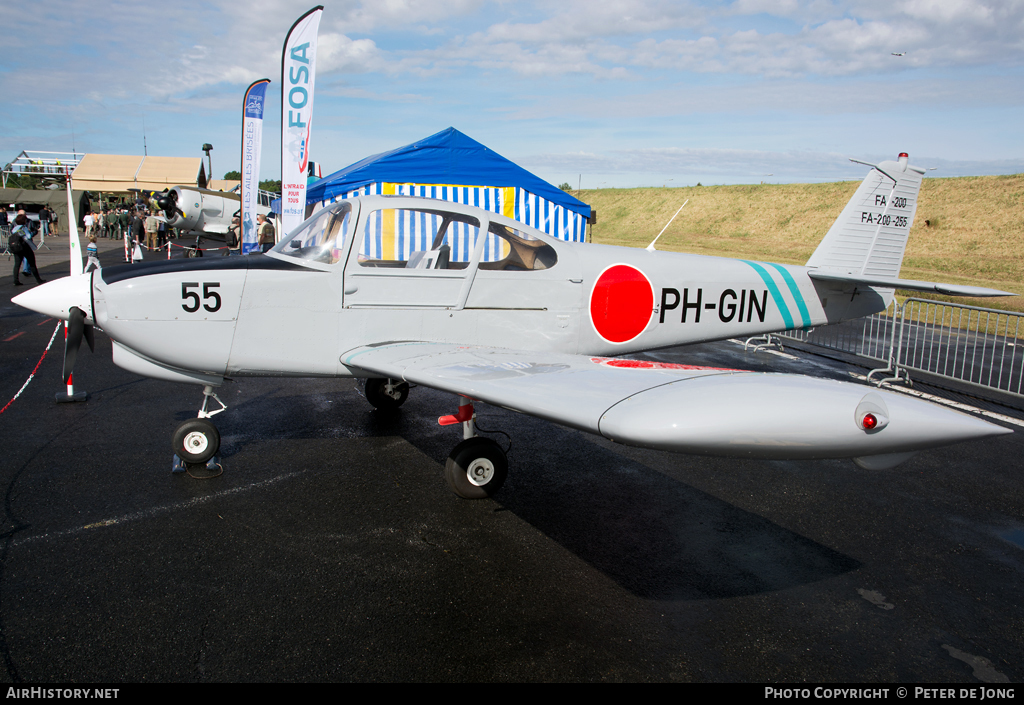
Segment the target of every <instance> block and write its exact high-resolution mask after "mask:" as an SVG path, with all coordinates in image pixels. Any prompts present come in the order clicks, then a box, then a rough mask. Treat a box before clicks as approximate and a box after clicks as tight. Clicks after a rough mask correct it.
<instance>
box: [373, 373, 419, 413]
mask: <svg viewBox="0 0 1024 705" xmlns="http://www.w3.org/2000/svg"><path fill="white" fill-rule="evenodd" d="M390 381H391V380H388V379H383V378H380V377H371V378H370V379H368V380H366V387H365V390H364V391H365V394H366V401H368V402H370V404H371V405H372V406H373V408H375V409H379V410H381V411H394V410H395V409H397V408H398V407H400V406H401V405H402V404H404V403H405V400H406V399H408V398H409V384H408V382H398V383H397V384H392V385H391V389H390V390H388V383H389V382H390Z"/></svg>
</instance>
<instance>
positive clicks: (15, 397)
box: [0, 321, 64, 414]
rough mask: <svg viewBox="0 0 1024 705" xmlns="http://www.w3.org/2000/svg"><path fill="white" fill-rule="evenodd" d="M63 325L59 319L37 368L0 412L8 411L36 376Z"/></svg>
mask: <svg viewBox="0 0 1024 705" xmlns="http://www.w3.org/2000/svg"><path fill="white" fill-rule="evenodd" d="M63 325H64V321H57V327H56V328H54V329H53V335H51V336H50V342H49V343H47V344H46V350H43V356H42V357H41V358H39V362H37V363H36V366H35V369H33V370H32V374H30V375H29V376H28V379H26V380H25V384H23V385H21V389H19V390H18V393H17V394H15V395H14V397H13V398H12V399H11V400H10V401H9V402H7V406H5V407H4V408H2V409H0V414H2V413H4V412H5V411H7V407H8V406H10V405H11V404H13V403H14V400H15V399H17V398H18V397H20V396H21V393H22V392H24V391H25V387H27V386H28V383H29V382H31V381H32V378H33V377H35V376H36V372H38V371H39V366H40V365H41V364H43V360H44V359H45V358H46V353H48V352H50V346H52V345H53V341H54V339H55V338H56V337H57V331H59V330H60V328H61V326H63Z"/></svg>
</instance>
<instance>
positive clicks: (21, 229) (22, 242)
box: [8, 211, 45, 286]
mask: <svg viewBox="0 0 1024 705" xmlns="http://www.w3.org/2000/svg"><path fill="white" fill-rule="evenodd" d="M29 238H31V232H30V231H29V229H28V216H26V215H25V211H18V215H17V217H16V218H15V219H14V227H13V228H11V237H10V240H9V241H8V249H10V251H11V254H12V255H14V286H22V283H21V279H20V274H21V266H22V264H23V263H26V262H27V263H28V266H29V270H30V271H31V272H32V275H33V276H34V277H35V278H36V282H38V283H39V284H42V283H43V282H44V281H45V280H44V279H43V278H42V277H40V276H39V270H38V269H36V254H35V252H33V251H32V247H31V246H30V244H29Z"/></svg>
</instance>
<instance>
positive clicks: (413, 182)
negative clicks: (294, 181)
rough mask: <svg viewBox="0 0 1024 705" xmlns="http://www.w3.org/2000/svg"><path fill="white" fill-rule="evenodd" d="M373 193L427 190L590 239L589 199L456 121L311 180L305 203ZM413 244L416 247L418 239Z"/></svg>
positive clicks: (561, 234)
mask: <svg viewBox="0 0 1024 705" xmlns="http://www.w3.org/2000/svg"><path fill="white" fill-rule="evenodd" d="M371 194H397V195H409V196H423V197H427V198H438V199H441V200H444V201H452V202H455V203H465V204H469V205H474V206H478V207H480V208H483V209H485V210H489V211H492V212H494V213H501V214H503V215H507V216H509V217H510V218H514V219H516V220H518V221H520V222H521V223H526V224H527V225H531V226H533V227H535V228H537V229H538V230H540V231H542V232H545V233H548V234H549V235H552V236H554V237H557V238H559V239H561V240H567V241H570V242H584V241H585V240H586V225H587V220H588V219H589V218H590V212H591V211H590V206H588V205H587V204H586V203H583V202H582V201H580V200H577V199H576V198H573V197H572V196H571V195H569V194H568V193H566V192H564V191H562V190H561V189H557V188H555V187H554V186H552V185H551V184H549V183H547V182H546V181H544V180H543V179H540V178H538V177H536V176H534V175H533V174H531V173H530V172H528V171H526V170H525V169H523V168H522V167H520V166H517V165H516V164H514V163H513V162H510V161H509V160H508V159H505V158H504V157H502V156H501V155H499V154H497V153H495V152H493V151H492V150H490V149H488V148H487V147H485V146H484V145H482V144H480V143H479V142H477V141H475V140H473V139H470V138H469V137H467V136H466V135H464V134H462V133H461V132H459V131H458V130H456V129H455V128H453V127H449V128H448V129H447V130H442V131H441V132H438V133H437V134H435V135H431V136H430V137H427V138H426V139H423V140H420V141H419V142H414V143H413V144H409V145H406V146H404V147H399V148H398V149H395V150H392V151H390V152H384V153H383V154H376V155H374V156H372V157H367V158H366V159H363V160H362V161H359V162H356V163H355V164H353V165H351V166H349V167H346V168H344V169H342V170H341V171H338V172H335V173H334V174H331V175H330V176H327V177H325V178H323V179H321V180H319V181H317V182H315V183H312V184H310V185H309V187H308V188H307V189H306V203H307V205H313V204H317V205H326V204H327V203H333V202H334V201H337V200H338V199H342V198H352V197H353V196H361V195H371ZM415 239H416V234H414V235H413V240H415ZM408 247H411V248H412V249H416V246H415V245H409V246H408ZM401 249H403V250H405V249H407V248H406V247H402V248H401ZM402 254H403V253H401V252H396V253H395V255H394V256H396V257H401V256H402Z"/></svg>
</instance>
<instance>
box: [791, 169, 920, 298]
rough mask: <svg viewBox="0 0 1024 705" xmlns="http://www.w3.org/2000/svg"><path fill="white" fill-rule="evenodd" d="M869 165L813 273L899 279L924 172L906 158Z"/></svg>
mask: <svg viewBox="0 0 1024 705" xmlns="http://www.w3.org/2000/svg"><path fill="white" fill-rule="evenodd" d="M851 161H857V160H856V159H852V160H851ZM857 163H858V164H866V162H857ZM866 165H867V166H870V167H872V169H871V171H870V172H869V173H868V175H867V177H865V179H864V181H863V182H861V185H860V186H859V187H858V188H857V191H856V193H854V194H853V198H851V199H850V201H849V203H847V204H846V208H844V209H843V212H842V213H841V214H840V215H839V218H838V219H836V222H835V223H833V224H832V227H831V228H829V231H828V234H826V235H825V237H824V239H823V240H822V241H821V243H820V244H819V245H818V248H817V249H816V250H815V251H814V254H812V255H811V258H810V259H809V260H807V266H808V267H815V268H818V269H823V270H834V271H836V272H843V273H845V274H858V275H862V276H879V277H892V278H896V277H898V276H899V273H900V267H901V266H902V264H903V255H904V253H905V252H906V248H907V237H908V235H909V234H910V228H911V226H912V225H913V224H914V214H915V213H916V212H917V197H918V194H919V193H920V191H921V182H922V180H923V178H924V169H921V168H918V167H914V166H910V165H909V164H908V157H907V154H906V153H902V154H900V156H899V161H885V162H882V163H881V164H878V165H874V164H866Z"/></svg>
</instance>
